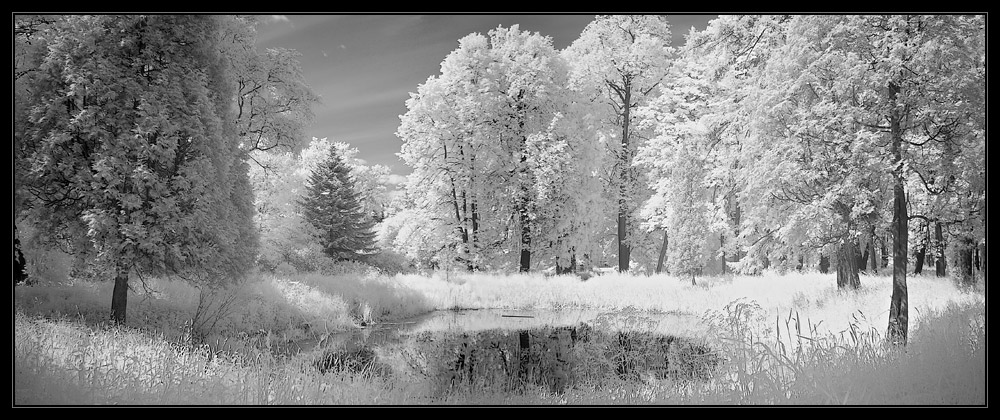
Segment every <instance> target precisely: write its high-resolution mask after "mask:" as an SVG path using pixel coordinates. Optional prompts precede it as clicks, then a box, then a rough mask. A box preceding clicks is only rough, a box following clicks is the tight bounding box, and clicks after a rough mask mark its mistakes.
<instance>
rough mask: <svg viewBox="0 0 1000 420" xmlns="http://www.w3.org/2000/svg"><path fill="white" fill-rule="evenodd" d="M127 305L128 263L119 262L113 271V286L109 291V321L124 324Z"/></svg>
mask: <svg viewBox="0 0 1000 420" xmlns="http://www.w3.org/2000/svg"><path fill="white" fill-rule="evenodd" d="M127 306H128V265H127V264H125V263H124V262H119V263H118V265H117V267H116V271H115V287H114V289H113V290H112V291H111V322H113V323H114V324H117V325H124V324H125V310H126V308H127Z"/></svg>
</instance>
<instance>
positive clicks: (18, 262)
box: [14, 224, 28, 284]
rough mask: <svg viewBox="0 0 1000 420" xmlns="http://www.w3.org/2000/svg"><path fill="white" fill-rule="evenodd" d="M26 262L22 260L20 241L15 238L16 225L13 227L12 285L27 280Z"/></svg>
mask: <svg viewBox="0 0 1000 420" xmlns="http://www.w3.org/2000/svg"><path fill="white" fill-rule="evenodd" d="M25 265H26V261H25V260H24V254H23V253H21V240H19V239H18V238H17V225H16V224H15V225H14V284H19V283H22V282H24V281H25V280H27V278H28V275H27V274H26V273H25V271H24V269H25Z"/></svg>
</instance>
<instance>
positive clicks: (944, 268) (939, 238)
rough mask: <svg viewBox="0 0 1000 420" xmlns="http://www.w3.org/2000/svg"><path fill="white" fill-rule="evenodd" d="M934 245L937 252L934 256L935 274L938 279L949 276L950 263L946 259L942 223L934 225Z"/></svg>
mask: <svg viewBox="0 0 1000 420" xmlns="http://www.w3.org/2000/svg"><path fill="white" fill-rule="evenodd" d="M934 245H935V250H936V251H937V253H936V255H935V256H934V262H935V264H934V274H935V275H937V277H944V276H947V275H948V261H947V260H946V259H945V258H944V249H945V246H944V232H943V231H942V230H941V222H936V223H935V224H934Z"/></svg>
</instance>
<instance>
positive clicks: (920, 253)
mask: <svg viewBox="0 0 1000 420" xmlns="http://www.w3.org/2000/svg"><path fill="white" fill-rule="evenodd" d="M921 230H923V232H924V240H923V241H920V249H918V250H917V253H916V255H915V257H916V265H915V266H914V267H913V274H920V273H923V271H924V264H925V263H926V262H927V243H928V242H930V230H929V229H928V226H927V225H924V226H923V228H922V229H921Z"/></svg>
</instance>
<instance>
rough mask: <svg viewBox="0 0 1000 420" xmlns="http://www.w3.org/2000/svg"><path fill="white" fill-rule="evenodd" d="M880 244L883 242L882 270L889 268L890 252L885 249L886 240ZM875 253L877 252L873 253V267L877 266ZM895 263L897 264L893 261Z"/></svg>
mask: <svg viewBox="0 0 1000 420" xmlns="http://www.w3.org/2000/svg"><path fill="white" fill-rule="evenodd" d="M880 242H881V247H880V249H881V250H882V268H888V267H889V250H887V249H886V248H885V242H886V241H885V239H882V240H881V241H880ZM874 252H875V251H872V255H873V256H872V266H874V265H875V259H874V258H875V257H874V255H875V254H874ZM893 263H895V259H894V260H893Z"/></svg>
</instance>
